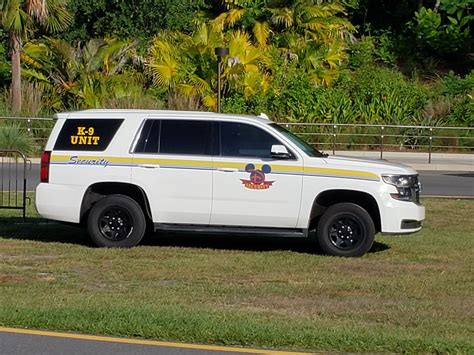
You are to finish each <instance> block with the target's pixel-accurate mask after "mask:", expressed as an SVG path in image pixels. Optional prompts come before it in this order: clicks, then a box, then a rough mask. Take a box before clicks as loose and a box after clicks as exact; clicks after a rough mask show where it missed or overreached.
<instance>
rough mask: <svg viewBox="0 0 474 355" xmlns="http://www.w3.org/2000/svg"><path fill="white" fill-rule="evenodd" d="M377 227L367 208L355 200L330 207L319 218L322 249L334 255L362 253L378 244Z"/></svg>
mask: <svg viewBox="0 0 474 355" xmlns="http://www.w3.org/2000/svg"><path fill="white" fill-rule="evenodd" d="M374 237H375V226H374V222H373V220H372V218H371V217H370V215H369V214H368V213H367V211H366V210H365V209H363V208H362V207H360V206H359V205H356V204H353V203H338V204H335V205H333V206H331V207H329V208H328V209H327V210H326V212H325V213H324V214H323V216H322V217H321V219H320V220H319V223H318V227H317V239H318V242H319V245H320V247H321V249H322V250H323V251H324V252H326V253H327V254H330V255H334V256H362V255H364V254H365V253H367V252H368V251H369V250H370V248H371V247H372V244H373V243H374Z"/></svg>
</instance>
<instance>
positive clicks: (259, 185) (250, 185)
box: [240, 164, 274, 190]
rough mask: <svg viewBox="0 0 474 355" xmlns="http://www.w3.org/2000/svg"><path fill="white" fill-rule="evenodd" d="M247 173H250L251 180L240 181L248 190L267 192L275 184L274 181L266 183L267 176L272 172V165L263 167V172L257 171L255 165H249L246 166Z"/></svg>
mask: <svg viewBox="0 0 474 355" xmlns="http://www.w3.org/2000/svg"><path fill="white" fill-rule="evenodd" d="M245 171H246V172H248V173H250V180H244V179H240V180H241V181H242V184H244V186H245V187H246V188H247V189H252V190H266V189H268V188H270V186H272V184H273V183H274V181H265V174H269V173H270V172H271V171H272V168H271V166H270V165H266V164H265V165H263V166H262V170H257V169H255V165H253V164H247V165H246V166H245Z"/></svg>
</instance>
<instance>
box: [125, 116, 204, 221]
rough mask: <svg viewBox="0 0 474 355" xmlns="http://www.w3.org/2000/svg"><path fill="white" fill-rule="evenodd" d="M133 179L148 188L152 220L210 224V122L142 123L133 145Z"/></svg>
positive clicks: (187, 120) (189, 120) (173, 121)
mask: <svg viewBox="0 0 474 355" xmlns="http://www.w3.org/2000/svg"><path fill="white" fill-rule="evenodd" d="M132 182H133V183H135V184H137V185H138V186H141V187H142V188H143V189H144V190H145V191H146V193H147V195H148V199H149V202H150V208H151V212H152V216H153V221H154V222H155V223H172V224H209V220H210V213H211V202H212V201H211V197H212V121H210V120H193V119H149V120H147V121H145V123H144V125H143V129H142V130H141V133H140V135H139V137H138V139H137V142H136V145H135V148H134V154H133V168H132Z"/></svg>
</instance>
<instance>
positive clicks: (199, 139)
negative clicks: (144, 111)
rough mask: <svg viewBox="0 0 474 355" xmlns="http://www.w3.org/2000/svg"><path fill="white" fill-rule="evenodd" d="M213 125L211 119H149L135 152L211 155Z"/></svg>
mask: <svg viewBox="0 0 474 355" xmlns="http://www.w3.org/2000/svg"><path fill="white" fill-rule="evenodd" d="M212 126H213V123H212V122H211V121H195V120H147V121H146V122H145V124H144V125H143V129H142V132H141V134H140V137H139V138H138V141H137V145H136V146H135V153H155V154H156V153H160V154H183V155H211V154H212V143H213V139H212Z"/></svg>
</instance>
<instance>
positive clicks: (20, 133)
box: [0, 122, 34, 156]
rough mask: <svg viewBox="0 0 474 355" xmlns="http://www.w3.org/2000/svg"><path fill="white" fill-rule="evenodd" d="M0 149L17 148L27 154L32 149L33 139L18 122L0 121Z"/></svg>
mask: <svg viewBox="0 0 474 355" xmlns="http://www.w3.org/2000/svg"><path fill="white" fill-rule="evenodd" d="M0 149H13V150H19V151H20V152H22V153H23V154H25V155H27V156H28V155H30V154H32V153H33V151H34V141H33V139H32V137H31V136H30V135H29V133H28V132H27V131H26V130H25V129H23V128H21V126H20V125H19V124H16V123H7V122H3V123H1V122H0Z"/></svg>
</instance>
